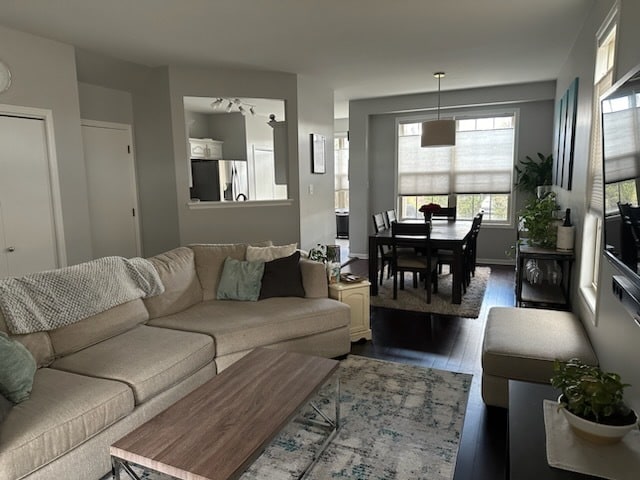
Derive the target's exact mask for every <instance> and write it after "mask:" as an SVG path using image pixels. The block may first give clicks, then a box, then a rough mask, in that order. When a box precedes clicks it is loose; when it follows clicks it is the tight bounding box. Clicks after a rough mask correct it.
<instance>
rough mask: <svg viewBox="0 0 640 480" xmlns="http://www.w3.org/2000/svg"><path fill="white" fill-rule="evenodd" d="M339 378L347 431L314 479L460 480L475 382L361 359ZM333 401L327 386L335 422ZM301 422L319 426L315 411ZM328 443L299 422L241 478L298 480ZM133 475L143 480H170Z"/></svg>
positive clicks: (321, 397) (343, 368)
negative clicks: (457, 473)
mask: <svg viewBox="0 0 640 480" xmlns="http://www.w3.org/2000/svg"><path fill="white" fill-rule="evenodd" d="M339 373H340V389H341V422H342V426H341V428H340V430H339V431H338V434H337V435H336V437H335V438H334V439H333V441H332V442H331V444H330V445H329V446H328V448H327V449H326V450H325V452H324V454H323V455H322V456H321V457H320V459H319V461H318V463H317V464H316V465H315V466H314V468H313V470H312V471H311V472H310V474H309V477H308V478H310V479H316V480H326V479H331V478H338V479H354V480H365V479H366V480H374V479H375V480H385V479H389V480H390V479H396V480H401V479H412V480H414V479H429V480H451V479H452V478H453V473H454V470H455V463H456V456H457V452H458V444H459V441H460V433H461V431H462V425H463V421H464V414H465V410H466V405H467V399H468V395H469V387H470V385H471V379H472V375H468V374H463V373H455V372H448V371H442V370H434V369H429V368H422V367H416V366H412V365H405V364H400V363H392V362H386V361H381V360H374V359H369V358H365V357H359V356H355V355H350V356H349V357H348V358H347V359H345V360H343V361H342V362H341V363H340V368H339ZM334 395H335V387H334V386H333V385H331V384H328V385H325V387H323V388H322V390H321V391H320V393H319V394H318V395H317V396H316V398H315V399H314V401H315V402H316V404H318V405H319V406H320V408H321V409H322V410H323V411H324V412H326V413H327V414H328V415H329V416H330V417H333V412H334V410H333V408H334V403H333V399H334ZM302 416H303V417H304V418H306V419H310V420H320V418H319V416H318V415H317V414H316V413H315V412H314V411H313V410H312V409H311V408H306V409H304V410H303V412H302ZM212 434H214V435H215V432H212ZM323 440H324V436H323V434H322V431H321V430H320V429H319V428H318V427H312V426H308V425H304V424H302V423H300V422H296V421H293V422H291V423H290V424H289V425H288V426H287V427H286V428H285V430H284V431H283V432H282V433H281V434H280V435H279V436H278V437H276V439H275V440H274V441H273V442H272V443H271V445H270V446H269V447H267V449H266V450H265V451H264V453H263V454H262V455H261V456H260V457H259V458H258V459H257V460H256V461H255V462H254V464H253V465H252V466H251V467H250V468H249V470H247V471H246V472H245V473H244V475H243V476H242V477H241V478H242V480H258V479H261V480H264V479H274V480H275V479H278V480H280V479H294V478H298V476H299V474H300V472H301V471H302V470H303V469H304V467H305V466H306V464H308V463H309V462H310V461H311V459H312V457H313V453H314V452H315V451H317V449H318V447H319V445H320V444H321V443H322V441H323ZM134 469H135V470H136V472H138V473H139V474H140V476H141V478H143V479H148V480H165V479H168V478H169V477H166V476H164V475H161V474H157V473H152V472H149V471H145V470H143V469H140V468H137V467H135V468H134ZM122 478H123V479H126V478H128V477H127V476H125V475H124V474H123V476H122Z"/></svg>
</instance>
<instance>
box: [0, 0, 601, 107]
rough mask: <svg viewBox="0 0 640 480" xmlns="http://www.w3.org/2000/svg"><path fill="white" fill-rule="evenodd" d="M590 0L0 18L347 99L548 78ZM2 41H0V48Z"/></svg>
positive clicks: (147, 3) (111, 2) (253, 0)
mask: <svg viewBox="0 0 640 480" xmlns="http://www.w3.org/2000/svg"><path fill="white" fill-rule="evenodd" d="M595 1H596V0H180V1H178V0H64V1H51V0H22V1H17V0H0V12H1V14H0V24H2V25H4V26H7V27H11V28H15V29H17V30H22V31H26V32H31V33H34V34H36V35H40V36H44V37H48V38H52V39H55V40H59V41H62V42H66V43H70V44H73V45H76V46H79V47H81V48H83V49H86V50H90V51H96V52H100V53H103V54H107V55H110V56H113V57H116V58H120V59H123V60H128V61H132V62H136V63H140V64H143V65H148V66H159V65H167V64H202V65H212V66H214V65H223V66H235V67H249V68H257V69H266V70H275V71H283V72H290V73H296V74H300V75H310V76H314V77H317V78H320V79H322V80H324V81H325V82H326V83H327V84H328V85H329V86H330V87H331V88H333V89H334V91H335V100H336V117H337V118H339V117H343V116H346V115H347V111H348V110H347V101H348V100H350V99H359V98H369V97H378V96H389V95H397V94H404V93H417V92H428V91H435V90H436V89H437V81H436V80H435V79H434V78H433V76H432V74H433V72H435V71H439V70H443V71H445V72H446V73H447V75H446V77H445V78H444V79H443V80H442V89H443V90H454V89H462V88H472V87H478V86H491V85H502V84H511V83H522V82H529V81H538V80H549V79H554V78H556V77H557V74H558V72H559V70H560V68H561V66H562V64H563V62H564V61H565V60H566V58H567V56H568V53H569V50H570V48H571V46H572V45H573V42H574V41H575V39H576V37H577V35H578V32H579V30H580V28H581V26H582V24H583V22H584V20H585V18H586V15H587V14H588V12H589V10H590V8H591V7H592V6H593V4H594V2H595ZM1 55H2V48H1V46H0V57H1Z"/></svg>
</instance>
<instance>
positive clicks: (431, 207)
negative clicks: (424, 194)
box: [419, 203, 442, 213]
mask: <svg viewBox="0 0 640 480" xmlns="http://www.w3.org/2000/svg"><path fill="white" fill-rule="evenodd" d="M441 208H442V207H441V206H440V205H438V204H437V203H428V204H427V205H422V206H421V207H420V210H419V211H420V212H422V213H433V212H437V211H439V210H440V209H441Z"/></svg>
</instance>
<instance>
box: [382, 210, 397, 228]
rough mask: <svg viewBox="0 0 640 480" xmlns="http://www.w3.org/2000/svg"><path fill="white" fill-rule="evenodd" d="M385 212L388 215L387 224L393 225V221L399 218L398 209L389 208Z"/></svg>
mask: <svg viewBox="0 0 640 480" xmlns="http://www.w3.org/2000/svg"><path fill="white" fill-rule="evenodd" d="M384 214H385V215H386V216H387V225H389V226H391V224H392V223H393V222H395V221H396V220H398V216H397V215H396V211H395V210H393V209H391V210H387V211H386V212H384Z"/></svg>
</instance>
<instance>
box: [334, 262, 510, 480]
mask: <svg viewBox="0 0 640 480" xmlns="http://www.w3.org/2000/svg"><path fill="white" fill-rule="evenodd" d="M491 269H492V270H491V277H490V279H489V283H488V285H487V291H486V293H485V297H484V301H483V303H482V308H481V310H480V316H479V317H478V318H474V319H471V318H460V317H450V316H444V315H434V314H424V313H413V312H403V311H399V310H391V309H384V308H375V307H372V309H371V329H372V336H373V340H372V341H368V342H361V343H355V344H353V345H352V347H351V353H353V354H357V355H363V356H368V357H373V358H379V359H384V360H390V361H396V362H404V363H410V364H414V365H421V366H424V367H430V368H438V369H442V370H450V371H455V372H464V373H470V374H472V375H473V381H472V384H471V391H470V394H469V401H468V405H467V412H466V415H465V420H464V428H463V432H462V437H461V440H460V449H459V452H458V459H457V463H456V470H455V476H454V480H497V479H501V480H502V479H505V478H506V458H507V457H506V454H507V452H506V444H507V411H506V410H504V409H500V408H495V407H487V406H486V405H485V404H484V403H483V402H482V397H481V394H480V379H481V374H482V366H481V363H480V353H481V348H482V338H483V333H484V327H485V322H486V318H487V312H488V310H489V308H490V307H492V306H494V305H500V306H513V305H514V269H513V267H507V266H499V265H492V266H491ZM342 271H343V272H351V273H354V274H356V275H361V276H367V261H366V260H355V261H353V262H351V263H349V264H348V265H346V266H345V267H343V268H342Z"/></svg>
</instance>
